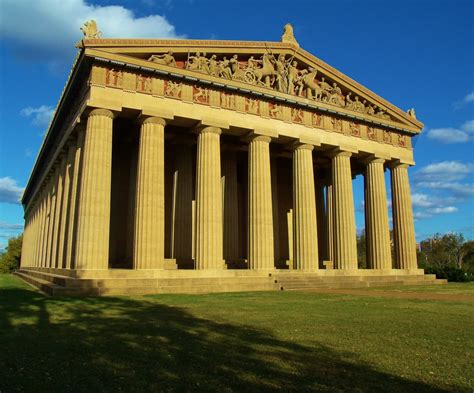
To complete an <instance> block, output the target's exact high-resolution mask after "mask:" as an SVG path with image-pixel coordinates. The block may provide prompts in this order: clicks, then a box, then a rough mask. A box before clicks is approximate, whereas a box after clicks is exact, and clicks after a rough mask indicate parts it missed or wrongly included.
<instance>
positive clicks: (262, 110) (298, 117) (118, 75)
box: [91, 59, 410, 148]
mask: <svg viewBox="0 0 474 393" xmlns="http://www.w3.org/2000/svg"><path fill="white" fill-rule="evenodd" d="M162 60H163V61H165V59H162ZM95 68H97V69H99V70H100V72H98V71H97V70H93V74H94V75H95V77H94V78H93V80H91V83H93V84H97V85H99V86H101V85H106V86H108V87H114V88H121V89H125V87H124V83H123V79H124V72H123V71H122V70H120V69H115V68H109V69H103V68H101V67H95ZM127 74H128V73H127ZM132 75H133V76H134V78H135V79H134V80H135V81H136V82H135V90H136V91H137V92H140V93H143V94H153V95H155V96H164V97H168V98H173V99H179V100H186V101H188V100H189V101H192V102H194V103H197V104H202V105H211V106H213V107H217V108H223V109H230V110H235V111H239V112H243V113H249V114H254V115H257V116H262V117H268V118H271V119H276V120H282V121H286V122H289V123H295V124H302V125H305V126H308V127H312V128H323V129H327V130H328V131H334V132H338V133H341V134H345V135H351V136H353V137H357V138H366V139H369V140H371V141H378V142H382V143H387V144H391V145H394V146H398V147H403V148H410V140H409V138H408V136H406V135H403V134H399V133H396V132H395V133H392V132H390V131H387V130H382V129H380V128H376V127H373V126H363V128H362V125H361V124H360V123H359V122H356V121H351V122H347V121H344V120H342V119H341V118H339V117H335V116H331V115H322V114H320V113H317V112H315V111H311V110H306V109H302V108H297V107H290V106H287V105H283V104H277V103H275V102H270V101H266V100H264V99H258V98H253V97H249V96H244V95H241V94H237V93H231V92H226V91H222V90H217V89H213V88H208V87H203V86H201V85H197V84H194V85H190V84H186V83H183V82H178V81H173V80H168V79H161V78H156V77H154V76H149V75H144V74H140V73H137V74H130V75H129V76H132ZM101 78H102V79H101ZM188 96H189V98H187V97H188ZM350 99H351V102H352V103H353V104H352V105H354V107H357V106H359V107H360V105H361V104H363V101H362V102H361V101H360V100H359V99H358V97H356V96H355V97H354V98H353V99H352V98H351V97H350ZM357 102H359V103H360V104H356V103H357Z"/></svg>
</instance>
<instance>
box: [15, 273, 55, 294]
mask: <svg viewBox="0 0 474 393" xmlns="http://www.w3.org/2000/svg"><path fill="white" fill-rule="evenodd" d="M13 274H14V275H16V276H18V277H20V278H21V279H23V280H24V281H26V282H27V283H28V284H30V285H32V286H34V287H36V288H38V289H39V290H40V291H42V292H43V293H45V294H47V295H53V294H54V290H55V289H60V288H61V287H60V286H59V285H55V284H53V283H51V282H49V281H47V280H43V279H41V278H38V277H33V276H30V275H28V274H24V273H21V272H19V271H17V272H15V273H13Z"/></svg>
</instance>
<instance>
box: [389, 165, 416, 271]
mask: <svg viewBox="0 0 474 393" xmlns="http://www.w3.org/2000/svg"><path fill="white" fill-rule="evenodd" d="M407 168H408V165H406V164H396V165H394V166H393V167H392V170H391V175H392V212H393V232H394V240H395V253H396V266H397V268H398V269H416V268H417V263H416V240H415V227H414V222H413V210H412V204H411V194H410V183H409V181H408V170H407Z"/></svg>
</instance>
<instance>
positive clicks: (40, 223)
mask: <svg viewBox="0 0 474 393" xmlns="http://www.w3.org/2000/svg"><path fill="white" fill-rule="evenodd" d="M42 187H43V186H41V188H42ZM38 193H39V197H38V205H39V206H38V224H37V225H38V229H37V231H38V233H37V236H36V246H35V262H34V266H35V267H39V266H40V261H41V249H42V247H41V246H42V244H43V243H42V235H43V224H44V223H43V217H44V216H43V211H44V203H45V192H44V189H41V190H40V191H38Z"/></svg>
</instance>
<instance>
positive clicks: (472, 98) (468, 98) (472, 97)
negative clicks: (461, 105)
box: [463, 91, 474, 103]
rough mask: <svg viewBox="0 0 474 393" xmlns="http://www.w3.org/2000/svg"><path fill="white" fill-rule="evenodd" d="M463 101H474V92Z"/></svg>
mask: <svg viewBox="0 0 474 393" xmlns="http://www.w3.org/2000/svg"><path fill="white" fill-rule="evenodd" d="M463 101H464V102H465V103H469V102H472V101H474V91H473V92H472V93H469V94H468V95H467V96H466V97H464V99H463Z"/></svg>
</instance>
